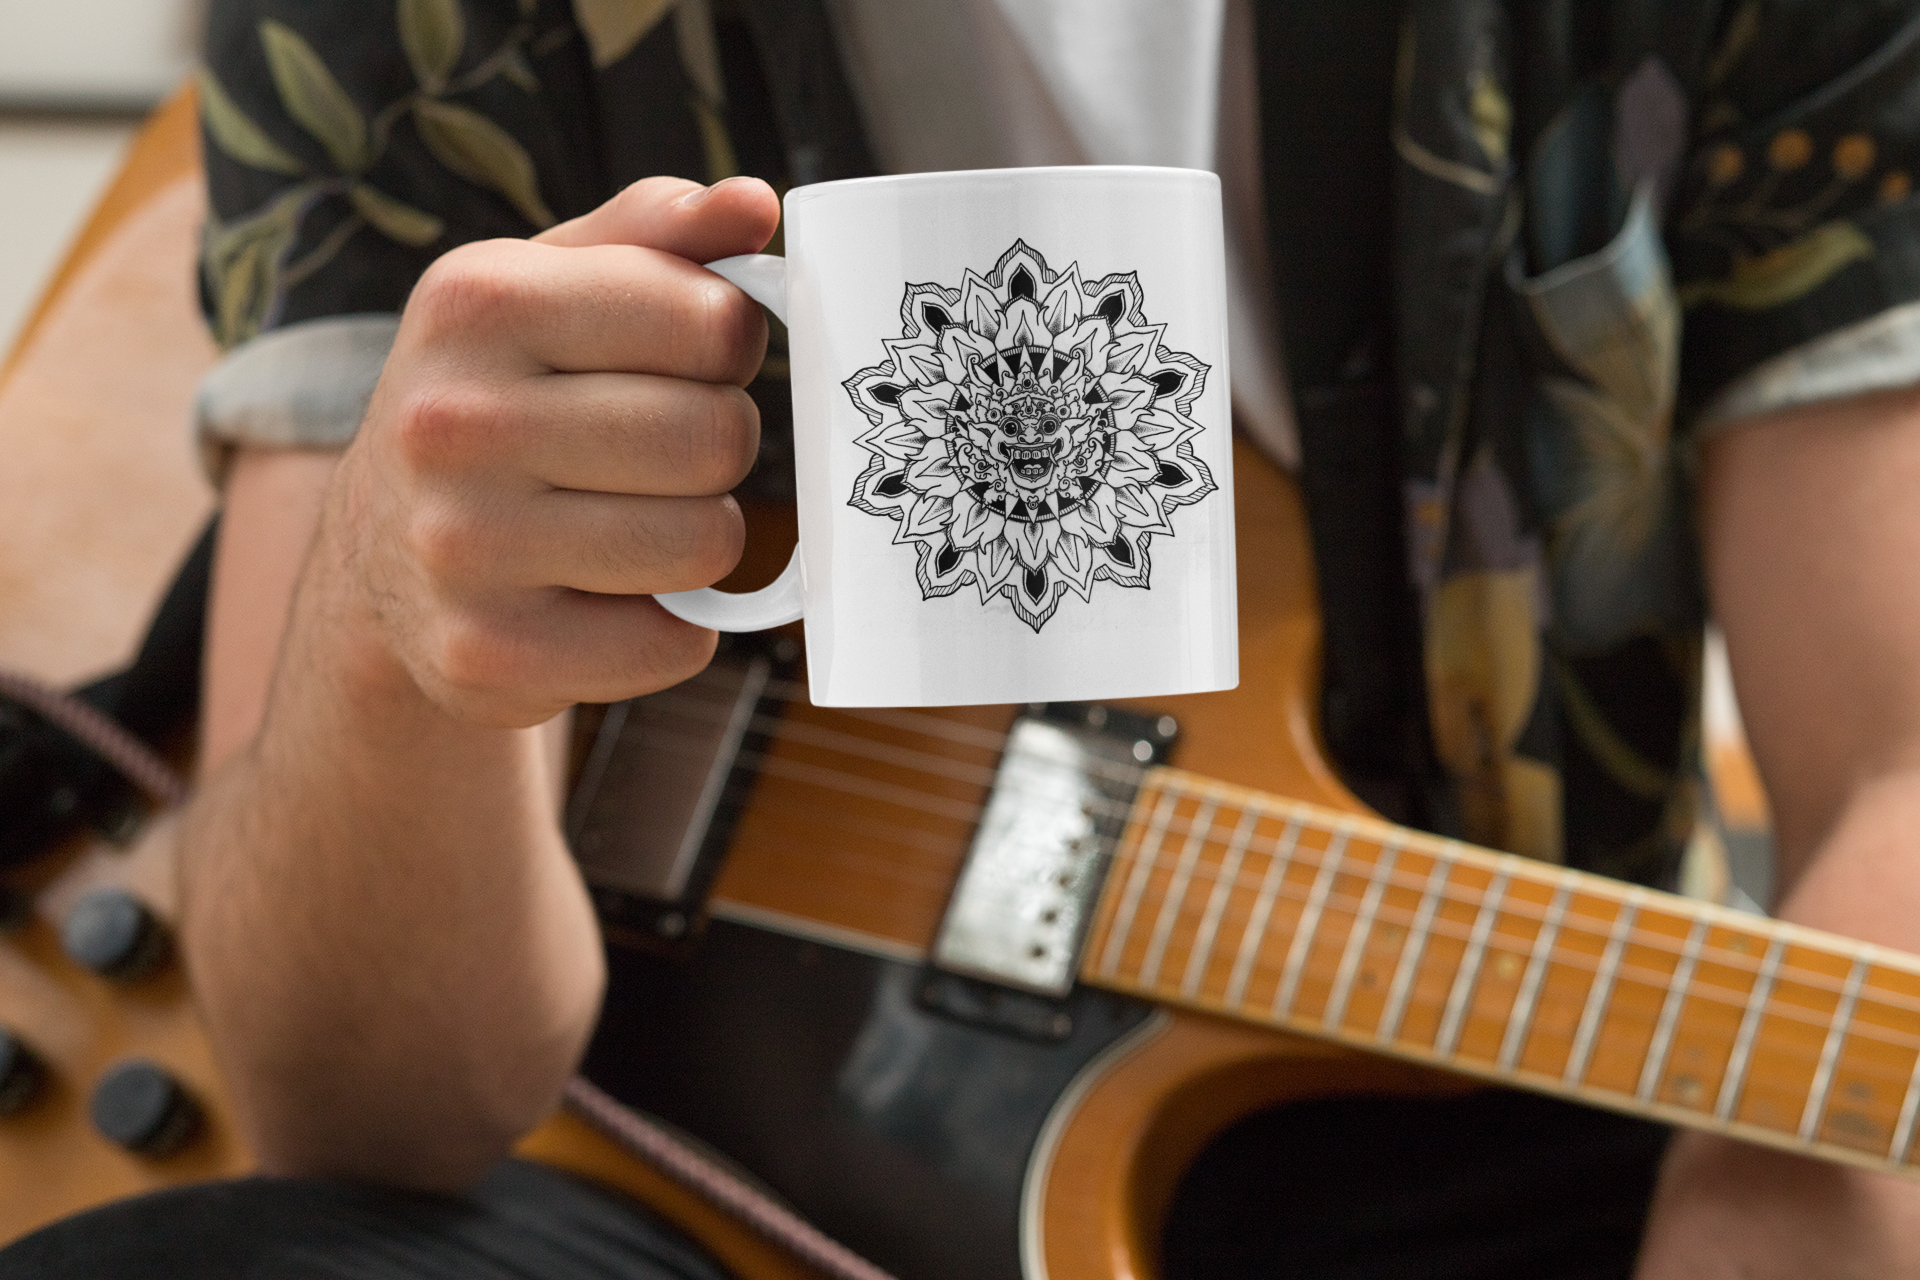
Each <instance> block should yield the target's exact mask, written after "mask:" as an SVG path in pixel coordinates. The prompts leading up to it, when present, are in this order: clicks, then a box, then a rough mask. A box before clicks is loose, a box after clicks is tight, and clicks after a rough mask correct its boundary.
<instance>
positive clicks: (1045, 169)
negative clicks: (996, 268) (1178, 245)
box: [782, 164, 1220, 205]
mask: <svg viewBox="0 0 1920 1280" xmlns="http://www.w3.org/2000/svg"><path fill="white" fill-rule="evenodd" d="M1127 177H1136V178H1143V179H1144V178H1156V179H1160V180H1162V181H1165V180H1169V179H1171V180H1174V181H1182V182H1185V181H1195V180H1198V181H1202V182H1204V183H1209V184H1211V185H1213V186H1215V187H1218V186H1219V185H1220V175H1219V174H1217V173H1214V172H1213V171H1212V170H1210V169H1188V168H1182V167H1180V166H1177V165H1154V164H1050V165H1016V166H1013V167H1010V168H1000V169H936V170H930V171H927V172H923V173H878V174H873V175H871V176H869V177H865V178H834V179H832V180H830V181H827V182H809V183H808V184H806V185H805V186H802V187H793V188H791V189H789V190H788V192H787V195H786V199H785V200H784V201H783V202H782V203H784V204H789V205H791V204H798V203H803V202H805V201H808V200H811V199H814V198H816V197H818V196H822V195H832V194H834V193H836V192H839V191H844V190H848V189H851V188H856V187H873V186H922V185H929V184H933V183H940V182H955V181H963V182H977V181H980V180H982V179H1006V178H1034V179H1042V178H1127Z"/></svg>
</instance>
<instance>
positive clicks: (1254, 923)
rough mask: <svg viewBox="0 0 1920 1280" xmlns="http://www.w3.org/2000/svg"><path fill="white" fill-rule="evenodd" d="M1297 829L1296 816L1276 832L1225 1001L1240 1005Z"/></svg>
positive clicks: (1296, 840)
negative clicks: (1274, 846)
mask: <svg viewBox="0 0 1920 1280" xmlns="http://www.w3.org/2000/svg"><path fill="white" fill-rule="evenodd" d="M1300 830H1301V822H1300V819H1299V818H1298V817H1294V818H1292V819H1291V820H1290V821H1288V823H1287V827H1286V830H1284V831H1282V832H1281V833H1280V843H1279V845H1278V846H1277V847H1276V848H1275V849H1274V852H1273V856H1272V858H1271V859H1270V860H1269V862H1268V863H1267V873H1266V875H1264V876H1262V877H1261V878H1260V896H1259V897H1257V898H1255V899H1254V901H1253V912H1252V914H1250V915H1249V916H1248V917H1247V927H1246V929H1245V930H1244V931H1243V932H1242V933H1241V934H1240V951H1239V954H1238V955H1236V956H1235V957H1234V960H1233V976H1232V977H1231V978H1230V979H1229V980H1228V982H1227V993H1226V996H1225V1001H1226V1003H1227V1004H1229V1005H1240V1004H1242V1002H1243V1000H1244V999H1245V996H1246V991H1247V979H1248V978H1249V977H1250V976H1251V975H1252V973H1253V962H1254V959H1255V958H1256V957H1257V956H1258V955H1259V954H1260V944H1261V943H1262V942H1264V941H1265V940H1266V936H1267V919H1268V917H1270V916H1271V915H1272V914H1273V903H1274V899H1276V898H1278V897H1279V896H1280V882H1281V881H1282V880H1284V879H1285V878H1286V874H1287V868H1288V867H1289V866H1291V865H1292V864H1293V851H1294V849H1295V848H1296V847H1297V846H1298V845H1299V843H1300Z"/></svg>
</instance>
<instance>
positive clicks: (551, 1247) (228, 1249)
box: [0, 1160, 727, 1280]
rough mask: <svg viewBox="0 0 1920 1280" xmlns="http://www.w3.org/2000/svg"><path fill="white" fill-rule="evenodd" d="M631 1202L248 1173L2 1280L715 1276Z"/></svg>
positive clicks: (144, 1205)
mask: <svg viewBox="0 0 1920 1280" xmlns="http://www.w3.org/2000/svg"><path fill="white" fill-rule="evenodd" d="M726 1275H727V1273H726V1272H725V1271H722V1270H721V1269H720V1268H719V1267H718V1266H717V1265H716V1264H715V1263H714V1262H712V1261H711V1260H710V1259H708V1258H707V1257H706V1256H705V1255H703V1254H701V1253H700V1252H699V1251H698V1250H697V1249H695V1248H694V1247H693V1246H692V1245H691V1244H689V1243H687V1242H686V1241H685V1240H684V1239H683V1238H682V1237H680V1236H679V1235H678V1234H677V1233H675V1232H673V1231H671V1230H669V1229H668V1228H666V1227H664V1226H662V1225H661V1224H660V1223H659V1222H658V1221H656V1220H655V1219H654V1218H652V1217H651V1216H649V1215H648V1214H646V1213H645V1212H643V1211H642V1210H641V1209H640V1208H639V1207H638V1206H637V1205H635V1204H633V1203H631V1202H629V1201H626V1200H622V1199H617V1198H615V1197H614V1196H612V1195H610V1194H608V1193H606V1192H603V1191H600V1190H598V1189H597V1188H594V1187H590V1186H588V1185H587V1184H586V1183H584V1182H580V1181H578V1180H576V1179H574V1178H571V1177H568V1176H567V1175H565V1174H561V1173H556V1172H554V1171H553V1170H551V1169H546V1168H543V1167H541V1166H539V1165H535V1164H526V1163H523V1162H521V1161H517V1160H514V1161H508V1162H506V1163H504V1164H502V1165H500V1166H499V1167H498V1168H496V1169H495V1170H494V1171H493V1172H492V1173H490V1174H489V1175H488V1176H487V1177H486V1178H485V1179H484V1180H483V1181H482V1182H481V1183H480V1185H479V1186H477V1187H475V1188H474V1189H473V1191H472V1192H470V1193H469V1194H467V1195H464V1196H459V1197H452V1196H430V1195H419V1194H409V1193H405V1192H399V1191H394V1190H392V1189H390V1188H384V1187H363V1186H354V1185H351V1184H347V1183H340V1182H327V1181H321V1180H318V1179H294V1178H246V1179H242V1180H239V1181H234V1182H214V1183H204V1184H201V1185H198V1186H189V1187H181V1188H178V1189H175V1190H170V1191H161V1192H156V1193H154V1194H152V1195H146V1196H139V1197H136V1198H134V1199H131V1200H122V1201H120V1202H118V1203H116V1204H111V1205H108V1206H106V1207H104V1208H101V1209H96V1210H94V1211H92V1212H91V1213H84V1214H81V1215H79V1216H78V1217H74V1218H68V1219H66V1220H65V1221H63V1222H59V1223H56V1224H54V1225H53V1226H50V1227H47V1228H45V1229H43V1230H41V1231H37V1232H35V1233H34V1234H32V1235H30V1236H28V1237H26V1238H25V1239H24V1240H20V1241H18V1242H16V1243H15V1244H13V1245H11V1246H9V1247H7V1248H6V1249H0V1280H188V1277H191V1278H192V1280H724V1278H725V1276H726Z"/></svg>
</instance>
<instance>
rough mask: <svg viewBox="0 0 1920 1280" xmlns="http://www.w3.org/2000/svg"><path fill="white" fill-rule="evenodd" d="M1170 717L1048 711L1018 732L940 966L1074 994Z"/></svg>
mask: <svg viewBox="0 0 1920 1280" xmlns="http://www.w3.org/2000/svg"><path fill="white" fill-rule="evenodd" d="M1178 731H1179V726H1178V725H1177V724H1176V722H1175V721H1174V719H1173V717H1172V716H1150V715H1141V714H1138V713H1136V712H1130V711H1119V710H1116V709H1114V708H1111V707H1105V706H1101V705H1099V704H1097V703H1096V704H1086V703H1050V704H1049V703H1039V704H1034V705H1032V706H1030V707H1028V708H1027V710H1026V711H1025V712H1023V713H1022V714H1021V715H1020V717H1019V718H1018V719H1016V720H1015V721H1014V723H1013V728H1012V729H1011V730H1010V731H1009V733H1008V735H1007V745H1006V747H1005V749H1004V750H1003V752H1002V753H1001V756H1000V765H999V768H998V769H997V770H996V771H995V774H994V780H993V789H992V791H991V792H990V793H989V795H988V798H987V804H986V808H985V811H984V816H983V817H982V818H981V821H980V825H979V827H978V828H977V829H976V830H975V832H974V837H973V845H972V847H971V848H970V849H969V850H968V853H967V860H966V864H965V866H964V867H963V868H962V869H961V872H960V878H959V880H958V881H957V882H956V884H955V886H954V891H953V896H952V897H951V898H950V899H949V900H948V903H947V911H946V915H945V916H944V918H943V919H942V920H941V924H940V932H939V936H938V937H937V938H936V939H935V941H934V947H933V957H932V962H933V966H934V968H936V969H938V970H944V971H946V972H948V973H954V974H960V975H963V976H966V977H970V978H978V979H984V980H985V981H988V982H992V983H999V984H1002V985H1005V986H1009V987H1014V988H1017V989H1019V990H1021V991H1027V992H1031V993H1033V994H1035V995H1041V996H1050V997H1059V996H1064V995H1065V994H1066V993H1067V992H1068V990H1070V989H1071V988H1072V986H1073V980H1074V975H1075V974H1076V973H1077V972H1078V961H1079V958H1080V948H1081V946H1082V944H1083V943H1084V941H1085V938H1086V932H1087V927H1088V925H1089V924H1090V923H1091V917H1092V911H1093V904H1094V902H1095V901H1096V900H1097V897H1098V894H1099V891H1100V885H1101V883H1102V881H1103V880H1104V878H1105V876H1106V869H1107V862H1108V859H1109V858H1110V857H1111V855H1112V852H1113V849H1114V846H1115V844H1116V843H1117V842H1118V840H1119V838H1120V835H1121V833H1122V831H1124V830H1125V828H1126V821H1127V813H1128V811H1129V809H1130V808H1131V806H1132V804H1133V797H1134V793H1135V792H1136V791H1137V790H1138V789H1139V785H1140V779H1141V776H1142V774H1143V773H1144V771H1145V770H1146V769H1148V768H1150V767H1152V766H1154V765H1156V764H1160V763H1162V762H1164V761H1165V759H1166V757H1167V753H1168V751H1169V750H1170V749H1171V748H1172V746H1173V742H1174V738H1175V736H1176V735H1177V733H1178Z"/></svg>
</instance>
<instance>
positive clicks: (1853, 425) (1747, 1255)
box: [1641, 391, 1920, 1280]
mask: <svg viewBox="0 0 1920 1280" xmlns="http://www.w3.org/2000/svg"><path fill="white" fill-rule="evenodd" d="M1916 483H1920V393H1915V392H1913V391H1901V392H1891V393H1885V394H1879V395H1873V396H1864V397H1860V398H1858V399H1854V400H1849V401H1840V402H1835V403H1830V404H1821V405H1813V406H1808V407H1805V408H1801V409H1796V410H1789V411H1785V412H1782V413H1780V414H1776V415H1774V416H1772V417H1770V418H1768V419H1765V420H1761V421H1756V422H1753V423H1749V424H1746V425H1744V426H1740V427H1735V428H1730V429H1729V430H1727V431H1726V432H1725V433H1724V434H1722V435H1720V436H1718V437H1716V438H1715V439H1713V440H1712V441H1710V442H1709V445H1708V448H1707V450H1706V465H1705V468H1704V472H1703V480H1702V501H1701V526H1702V534H1703V542H1704V545H1705V549H1706V560H1707V569H1708V579H1709V583H1710V586H1711V588H1712V595H1713V603H1714V611H1715V614H1716V615H1717V616H1718V618H1719V620H1720V623H1721V626H1722V627H1723V629H1724V630H1725V631H1726V635H1727V647H1728V653H1729V656H1730V657H1731V659H1732V663H1733V672H1734V681H1735V684H1736V686H1737V687H1738V689H1739V691H1740V702H1741V710H1742V712H1743V713H1744V714H1745V717H1746V722H1747V728H1748V731H1749V733H1750V734H1751V735H1752V738H1753V745H1754V752H1755V756H1756V759H1757V760H1758V763H1759V765H1760V771H1761V776H1762V777H1763V778H1764V779H1765V781H1766V785H1767V793H1768V797H1769V799H1770V801H1771V802H1772V806H1773V820H1774V838H1775V845H1776V848H1775V855H1776V857H1775V861H1776V867H1777V874H1778V880H1779V882H1780V883H1781V884H1782V885H1783V886H1784V889H1783V891H1782V892H1781V894H1780V895H1779V899H1778V901H1777V902H1776V903H1775V904H1774V911H1775V914H1777V915H1779V916H1780V917H1781V918H1783V919H1787V920H1792V921H1794V922H1796V923H1799V924H1805V925H1809V926H1812V927H1814V928H1819V929H1825V930H1829V931H1831V932H1834V933H1839V934H1842V935H1845V936H1847V937H1851V938H1860V939H1864V940H1866V941H1869V942H1876V943H1880V944H1882V945H1885V946H1889V947H1893V948H1895V949H1897V950H1900V951H1905V952H1910V953H1920V835H1917V834H1916V833H1920V661H1916V658H1917V657H1920V596H1916V593H1915V592H1914V590H1913V581H1912V579H1913V571H1914V569H1913V567H1914V566H1915V565H1916V564H1920V520H1916V519H1915V518H1914V512H1915V510H1916V508H1915V507H1914V505H1913V501H1912V495H1913V493H1914V490H1915V485H1916ZM1804 1275H1818V1276H1822V1277H1828V1276H1831V1277H1852V1276H1861V1277H1868V1276H1871V1277H1875V1280H1881V1278H1884V1277H1900V1276H1915V1275H1920V1185H1917V1184H1915V1183H1912V1182H1909V1181H1906V1180H1904V1179H1900V1178H1896V1177H1893V1176H1891V1175H1887V1174H1877V1173H1868V1172H1865V1171H1862V1170H1857V1169H1851V1168H1845V1167H1842V1166H1839V1165H1831V1164H1824V1163H1819V1162H1816V1161H1813V1160H1809V1159H1805V1158H1802V1157H1797V1156H1791V1155H1787V1154H1784V1153H1781V1152H1773V1151H1763V1150H1760V1149H1758V1148H1755V1147H1751V1146H1747V1145H1745V1144H1741V1143H1735V1142H1732V1141H1730V1140H1728V1139H1724V1138H1719V1137H1714V1136H1710V1135H1704V1134H1685V1135H1682V1136H1680V1137H1678V1138H1676V1139H1675V1142H1674V1147H1673V1150H1672V1152H1671V1153H1670V1155H1669V1157H1668V1161H1667V1166H1666V1169H1665V1171H1664V1175H1663V1178H1662V1181H1661V1185H1660V1191H1659V1195H1658V1196H1657V1197H1656V1200H1655V1211H1654V1215H1653V1218H1652V1220H1651V1222H1650V1224H1649V1227H1648V1234H1647V1243H1646V1249H1645V1253H1644V1256H1643V1258H1642V1262H1641V1277H1642V1280H1668V1278H1669V1277H1689V1278H1691V1277H1716V1276H1727V1277H1732V1276H1742V1277H1746V1276H1752V1277H1772V1276H1780V1277H1788V1276H1804Z"/></svg>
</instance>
